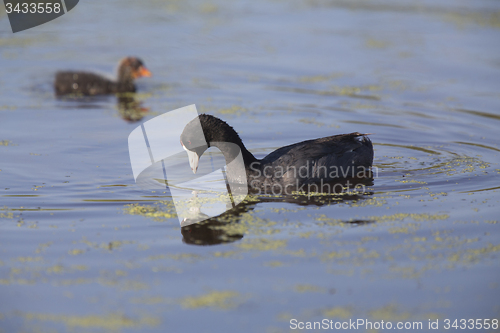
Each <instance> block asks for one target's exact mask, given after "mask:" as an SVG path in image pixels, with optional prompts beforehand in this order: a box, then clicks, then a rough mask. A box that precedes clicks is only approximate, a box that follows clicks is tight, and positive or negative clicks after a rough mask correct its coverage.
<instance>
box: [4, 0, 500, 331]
mask: <svg viewBox="0 0 500 333" xmlns="http://www.w3.org/2000/svg"><path fill="white" fill-rule="evenodd" d="M2 13H3V12H2ZM499 13H500V4H499V3H498V2H495V1H489V0H484V1H483V0H481V1H474V2H466V1H445V0H443V1H438V2H435V1H333V0H331V1H329V0H311V1H291V2H285V1H260V0H259V1H254V2H241V1H240V2H222V1H217V0H216V1H209V2H204V1H149V2H144V1H142V2H134V1H123V0H121V1H105V2H96V1H85V2H80V4H79V5H78V6H77V7H76V8H75V9H74V10H72V11H71V12H70V13H68V14H67V15H64V16H63V17H61V18H59V19H57V20H54V21H52V22H50V23H47V24H45V25H43V26H40V27H37V28H34V29H30V30H27V31H24V32H21V33H17V34H12V33H11V32H10V26H9V24H8V21H7V18H6V16H5V14H1V15H2V16H1V17H0V51H1V52H0V64H1V68H2V71H1V74H0V170H1V171H0V228H1V233H0V296H1V299H2V302H0V328H1V329H2V330H3V331H5V332H68V331H71V332H108V331H113V332H117V331H118V332H132V331H137V332H192V331H195V330H197V331H200V332H220V331H223V332H234V331H235V330H237V331H238V332H288V331H290V324H289V322H290V319H292V318H295V319H297V320H300V321H320V320H322V319H323V318H328V319H331V320H334V321H346V320H349V319H353V320H355V319H358V318H363V319H366V320H372V321H380V320H384V321H392V322H394V323H396V322H398V321H403V322H405V321H411V322H413V321H421V322H423V323H424V330H423V331H426V330H428V328H427V323H428V320H429V319H431V320H436V319H439V321H440V325H441V326H440V328H441V329H442V328H443V326H442V323H443V320H445V319H447V318H448V319H452V320H454V319H462V318H464V319H476V318H483V319H486V318H490V319H493V318H497V319H498V318H499V317H500V303H499V301H498V299H499V296H500V293H499V288H500V286H499V283H498V276H499V273H500V266H499V251H500V231H499V222H498V208H497V206H498V204H499V195H498V191H499V189H500V185H499V184H500V175H499V174H500V166H499V165H498V161H499V155H500V154H499V152H500V146H499V143H498V126H499V125H500V112H499V105H500V103H499V102H500V93H499V91H500V81H499V79H498V78H499V77H500V58H499V55H500V44H499V43H498V42H497V41H498V40H499V37H500V19H499ZM127 55H137V56H139V57H141V58H142V59H143V60H144V61H145V63H146V65H147V66H148V68H149V69H150V70H151V71H152V72H153V74H154V77H152V78H150V79H142V80H140V81H139V82H138V89H139V93H138V94H136V95H135V96H132V98H133V99H128V100H118V99H117V98H116V97H115V96H109V97H98V98H83V99H74V98H64V99H57V98H55V97H54V95H53V92H52V86H51V84H52V80H53V75H54V73H55V72H56V71H57V70H61V69H87V70H93V71H98V72H103V73H112V71H113V69H114V66H116V65H115V64H116V63H117V62H118V60H119V59H120V58H121V57H123V56H127ZM129 97H130V96H129ZM190 104H196V105H197V107H198V110H199V111H201V112H207V113H210V114H213V115H216V116H218V117H220V118H223V119H224V120H226V121H227V122H228V123H229V124H230V125H232V126H233V127H234V128H235V129H236V130H237V131H238V132H239V133H240V136H241V137H242V139H243V141H244V142H245V144H246V145H247V147H248V148H249V149H250V150H251V151H252V152H253V153H254V154H255V155H256V156H257V157H263V156H265V155H266V154H267V153H269V152H271V151H272V150H274V149H276V148H278V147H281V146H284V145H287V144H291V143H295V142H299V141H302V140H307V139H312V138H317V137H323V136H328V135H333V134H339V133H349V132H354V131H359V132H365V133H374V134H373V135H371V138H372V141H373V142H374V145H375V161H374V165H375V166H376V167H377V168H378V170H379V173H378V175H377V177H376V178H375V179H374V180H373V182H371V183H369V184H367V186H366V191H365V192H364V193H351V194H347V195H339V196H311V197H304V196H302V197H301V196H299V197H294V198H283V197H272V196H258V197H251V198H249V200H248V202H246V203H245V204H243V205H240V206H239V207H238V208H237V209H236V210H234V211H232V212H229V213H227V214H224V215H222V216H220V217H217V218H214V219H211V220H209V221H208V222H207V223H201V224H196V225H191V226H190V227H186V228H182V229H181V228H180V226H179V222H178V220H177V217H176V215H175V211H174V210H173V207H172V204H171V200H170V199H169V197H168V195H167V193H163V192H162V191H156V192H152V191H149V192H146V191H143V190H141V189H140V188H139V187H137V186H136V185H135V184H134V181H133V177H132V170H131V167H130V161H129V156H128V147H127V137H128V135H129V133H130V132H131V131H132V130H133V129H134V128H135V127H136V126H138V125H140V124H141V123H142V122H144V121H147V120H149V119H151V118H153V117H155V116H156V115H159V114H162V113H164V112H166V111H169V110H173V109H176V108H179V107H182V106H185V105H190ZM360 330H361V331H364V328H360Z"/></svg>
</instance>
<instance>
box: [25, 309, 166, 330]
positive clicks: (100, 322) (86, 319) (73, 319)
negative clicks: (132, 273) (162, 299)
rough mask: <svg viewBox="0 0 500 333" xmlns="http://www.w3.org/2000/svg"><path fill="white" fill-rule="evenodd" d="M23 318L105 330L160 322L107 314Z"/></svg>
mask: <svg viewBox="0 0 500 333" xmlns="http://www.w3.org/2000/svg"><path fill="white" fill-rule="evenodd" d="M23 317H24V318H25V319H27V320H39V321H53V322H60V323H64V324H66V325H67V326H68V327H82V328H102V329H107V330H118V329H122V328H132V327H141V326H158V325H159V324H160V320H159V319H158V318H154V317H143V318H140V319H132V318H129V317H127V316H125V315H121V314H109V315H106V316H99V315H91V316H63V315H52V314H36V313H26V314H23Z"/></svg>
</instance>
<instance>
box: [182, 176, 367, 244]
mask: <svg viewBox="0 0 500 333" xmlns="http://www.w3.org/2000/svg"><path fill="white" fill-rule="evenodd" d="M348 181H349V183H347V182H348ZM338 183H339V182H337V183H336V184H338ZM341 184H342V185H344V186H346V185H349V186H348V188H347V187H344V190H345V192H343V193H331V192H323V191H320V192H314V193H296V194H294V195H281V196H272V195H262V194H258V195H256V194H251V195H249V196H248V197H247V200H245V201H243V202H242V203H240V204H239V205H238V206H236V207H234V208H232V209H230V210H228V211H227V212H225V213H223V214H221V215H219V216H217V217H213V218H208V219H206V220H204V221H202V222H199V223H193V222H191V221H199V219H193V220H191V221H190V219H189V218H186V219H184V220H183V221H182V223H181V233H182V236H183V238H182V241H183V242H184V243H186V244H190V245H217V244H224V243H232V242H235V241H238V240H240V239H242V238H243V236H244V235H243V233H234V232H232V233H228V232H227V229H226V228H224V227H225V226H227V225H229V224H236V223H239V222H240V220H241V218H242V216H243V215H244V214H245V213H247V212H249V211H252V210H253V209H254V208H255V207H256V206H257V204H259V203H262V202H274V203H279V202H286V203H290V204H295V205H298V206H316V207H321V206H327V205H332V204H338V203H346V202H350V201H354V200H356V201H362V200H366V199H368V198H369V197H371V196H372V195H373V192H369V191H365V192H363V193H360V192H357V191H356V189H357V188H359V187H360V186H361V187H362V188H365V187H366V186H372V185H373V178H366V179H356V180H353V179H347V180H343V181H342V182H341ZM331 188H334V187H331V186H329V187H328V189H331ZM335 188H339V187H335ZM324 189H326V188H324ZM324 189H322V190H324ZM193 195H194V196H196V193H194V194H193ZM195 202H196V203H195ZM191 208H192V210H191V212H192V213H193V214H194V215H195V216H196V217H202V216H205V217H208V216H207V215H205V214H203V212H202V206H201V205H200V204H199V201H196V200H194V201H193V206H192V207H191ZM347 222H348V223H351V224H366V223H371V222H373V221H369V220H352V221H347Z"/></svg>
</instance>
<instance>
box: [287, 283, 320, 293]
mask: <svg viewBox="0 0 500 333" xmlns="http://www.w3.org/2000/svg"><path fill="white" fill-rule="evenodd" d="M293 290H294V291H295V292H298V293H311V292H313V293H321V292H324V291H325V288H321V287H318V286H315V285H312V284H298V285H296V286H295V287H293Z"/></svg>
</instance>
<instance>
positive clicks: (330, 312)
mask: <svg viewBox="0 0 500 333" xmlns="http://www.w3.org/2000/svg"><path fill="white" fill-rule="evenodd" d="M323 315H324V316H325V317H327V318H343V319H347V318H351V317H352V311H351V309H350V308H344V307H340V306H337V307H334V308H330V309H326V310H323Z"/></svg>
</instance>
